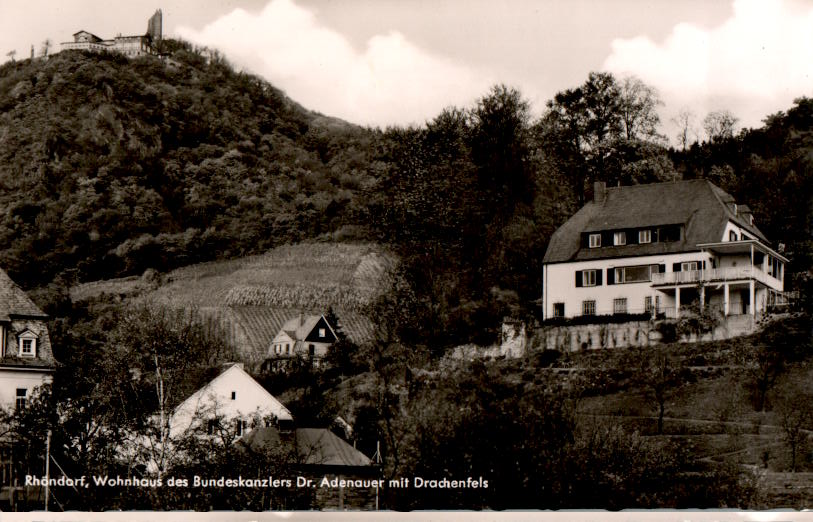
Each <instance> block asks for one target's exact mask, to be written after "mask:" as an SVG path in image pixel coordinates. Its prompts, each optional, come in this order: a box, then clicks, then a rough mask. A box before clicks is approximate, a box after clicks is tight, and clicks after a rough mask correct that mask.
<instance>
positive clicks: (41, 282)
mask: <svg viewBox="0 0 813 522" xmlns="http://www.w3.org/2000/svg"><path fill="white" fill-rule="evenodd" d="M167 51H168V52H169V54H170V57H169V58H168V59H167V60H163V61H162V60H159V59H157V58H154V57H143V58H139V59H134V60H129V59H126V58H124V57H121V56H116V55H106V54H83V53H78V52H65V53H59V54H57V55H54V56H51V57H49V58H48V59H47V60H45V59H36V60H33V61H32V60H26V61H21V62H13V63H7V64H5V65H3V66H2V67H0V208H1V209H2V211H0V244H2V245H3V246H4V248H3V249H2V251H0V266H2V267H4V268H5V269H7V270H8V271H9V273H10V275H11V276H12V277H14V278H15V280H17V281H19V282H20V283H21V284H22V285H23V286H25V287H27V288H32V287H37V286H46V285H47V286H48V287H49V289H48V290H46V293H48V292H51V293H53V292H52V290H54V289H56V290H57V291H61V292H63V293H64V289H66V288H67V287H68V286H71V285H72V284H75V283H76V282H85V281H93V280H99V279H104V278H109V277H121V276H127V275H140V274H142V273H143V272H144V271H145V270H147V269H155V270H158V271H159V272H165V271H167V270H169V269H172V268H175V267H178V266H185V265H189V264H193V263H196V262H200V261H209V260H213V259H221V258H236V257H240V256H244V255H248V254H259V253H262V252H265V251H267V250H268V249H269V248H272V247H275V246H278V245H283V244H290V243H296V242H300V241H303V240H306V239H314V238H318V239H323V240H324V239H329V240H338V241H343V240H353V241H358V240H362V241H373V242H380V243H383V244H386V245H387V246H388V248H390V249H391V250H392V251H393V252H394V253H395V254H396V255H397V256H398V257H399V258H400V260H401V265H400V269H399V274H398V276H399V277H400V279H401V281H403V284H401V285H396V287H395V288H394V289H393V292H392V296H391V297H392V303H397V304H398V307H397V308H398V310H397V312H398V313H397V314H396V315H397V317H390V318H389V319H388V321H389V322H390V325H391V326H392V327H393V328H394V329H395V332H396V333H397V335H398V337H399V338H401V339H402V340H403V341H404V342H406V343H408V344H421V345H424V346H427V345H431V346H432V347H433V349H437V350H440V351H443V350H444V349H445V348H446V347H448V346H452V345H454V344H459V343H463V342H472V341H473V342H490V341H493V340H494V336H495V332H496V331H497V326H498V324H499V322H500V321H501V320H502V318H503V316H505V315H511V316H515V317H516V316H525V317H530V316H532V315H533V313H534V312H535V310H536V306H535V305H534V304H533V302H534V300H536V299H537V298H538V297H539V296H540V295H541V291H542V289H541V273H542V270H541V260H542V257H543V254H544V251H545V248H546V246H547V243H548V240H549V238H550V236H551V235H552V233H553V232H554V230H555V229H556V228H557V227H558V226H559V225H560V224H561V223H563V222H564V221H565V220H566V219H567V218H568V217H569V216H570V215H572V214H573V213H574V212H575V211H576V210H577V209H578V208H579V206H580V204H581V203H582V202H583V201H584V200H585V198H589V197H591V194H590V192H591V187H592V183H593V182H594V181H605V182H607V183H608V184H610V185H616V184H625V185H628V184H635V183H650V182H657V181H667V180H674V179H681V178H682V179H691V178H707V179H709V180H711V181H712V182H714V183H716V184H718V185H719V186H721V187H722V188H723V189H725V190H726V191H728V192H730V193H731V194H732V195H733V196H734V197H735V198H736V199H737V201H739V202H742V203H745V204H748V205H749V206H750V207H751V208H752V209H753V211H754V217H755V220H756V224H757V225H758V226H759V227H760V229H761V230H762V231H763V232H764V233H765V234H766V236H767V237H769V238H771V240H773V241H774V242H775V243H779V242H781V243H784V244H785V245H786V246H787V249H786V250H785V254H786V256H787V257H788V258H789V259H790V260H791V263H790V265H789V267H788V273H789V274H792V273H805V272H806V271H808V270H809V269H810V268H811V267H812V266H813V261H812V259H813V256H811V252H813V244H812V241H811V226H812V225H811V209H813V170H812V169H811V158H813V131H812V130H811V129H813V100H811V99H808V98H800V99H799V100H797V101H796V103H795V104H794V106H793V107H791V108H790V109H789V110H788V111H787V112H781V113H777V114H774V115H771V116H769V117H767V118H766V120H765V121H766V123H765V125H764V126H763V127H761V128H759V129H750V130H744V131H742V132H740V133H739V134H736V135H735V133H734V128H735V126H734V124H735V122H736V118H733V117H727V118H722V119H720V118H717V119H714V118H711V119H709V121H710V122H714V121H718V120H719V121H722V122H723V123H725V125H723V124H720V125H710V126H708V128H707V136H706V137H707V140H706V141H704V142H702V143H692V142H691V140H689V139H685V140H684V141H683V145H684V146H683V147H682V148H681V149H680V150H676V149H672V148H668V147H667V146H666V145H665V144H666V139H665V137H664V136H661V135H659V133H658V129H659V123H660V120H659V117H658V106H659V104H660V101H659V99H658V95H657V92H656V91H654V89H652V88H651V87H649V86H647V85H645V84H643V83H642V82H641V81H640V80H637V79H635V78H624V79H618V78H615V77H614V76H613V75H611V74H608V73H590V75H589V76H588V78H587V79H586V81H585V82H584V84H582V85H580V86H577V87H574V88H571V89H566V90H564V91H562V92H560V93H557V94H556V96H554V98H553V99H551V100H550V101H549V102H548V103H547V106H546V109H545V111H544V113H543V114H542V115H541V117H539V118H535V117H533V116H532V114H531V112H530V107H529V104H528V102H527V101H526V100H525V99H524V98H523V96H522V94H521V93H520V92H518V91H516V90H514V89H511V88H508V87H505V86H495V87H494V88H492V89H491V90H490V91H489V92H488V93H485V94H484V96H483V97H482V98H481V99H479V100H477V102H476V103H475V104H474V105H473V106H472V107H470V108H454V107H452V108H449V109H446V110H444V111H443V112H442V113H441V114H439V115H438V116H437V117H436V118H434V119H433V120H431V121H428V122H427V123H426V124H425V125H423V126H420V127H410V128H399V127H393V128H388V129H386V130H384V131H381V130H373V129H364V128H360V127H356V126H353V125H350V124H348V123H346V122H342V121H340V120H336V119H331V118H328V117H325V116H321V115H318V114H315V113H313V112H310V111H307V110H306V109H303V108H302V107H300V106H298V105H297V104H296V103H294V102H292V101H291V100H290V99H288V98H287V97H286V96H285V95H284V94H283V93H281V92H280V91H279V90H278V89H276V88H274V87H273V86H271V85H269V84H268V83H267V82H265V81H263V80H261V79H258V78H257V77H255V76H252V75H249V74H245V73H238V72H235V71H234V69H233V68H231V66H229V64H228V63H227V62H226V61H225V60H224V59H223V58H222V57H221V56H220V55H219V54H218V53H217V52H212V51H205V50H200V49H194V48H192V46H190V45H188V44H185V43H182V42H176V41H168V42H167ZM709 116H710V117H711V116H714V114H711V115H709ZM718 116H719V114H718ZM728 116H730V115H728ZM687 121H688V120H687ZM687 129H689V126H688V124H687V126H686V128H685V129H684V130H687ZM687 135H688V134H685V133H684V135H683V136H684V138H685V137H686V136H687ZM786 288H787V289H794V288H801V289H802V290H804V291H805V295H807V292H806V290H805V287H804V284H803V281H798V280H797V279H796V278H793V277H790V278H786ZM60 289H61V290H60ZM47 297H48V296H46V298H47ZM47 300H48V299H46V301H47ZM41 301H42V300H41ZM46 304H47V302H46Z"/></svg>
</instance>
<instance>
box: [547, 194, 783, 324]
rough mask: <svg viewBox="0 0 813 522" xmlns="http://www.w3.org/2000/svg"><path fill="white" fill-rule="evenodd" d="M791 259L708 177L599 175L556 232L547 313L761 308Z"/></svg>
mask: <svg viewBox="0 0 813 522" xmlns="http://www.w3.org/2000/svg"><path fill="white" fill-rule="evenodd" d="M786 262H787V259H785V257H784V256H782V255H781V254H780V253H778V252H776V251H775V250H774V249H773V248H772V247H771V246H770V243H769V242H768V240H767V239H766V238H765V236H764V235H763V234H762V232H760V230H759V229H758V228H757V227H756V225H755V224H754V219H753V215H752V213H751V210H750V209H749V208H748V207H747V206H746V205H738V204H737V203H736V202H735V201H734V198H733V197H732V196H731V195H729V194H728V193H726V192H725V191H723V190H722V189H720V188H719V187H717V186H715V185H714V184H712V183H710V182H709V181H706V180H688V181H677V182H668V183H653V184H648V185H634V186H626V187H613V188H607V187H606V186H605V184H604V183H595V184H594V197H593V200H592V201H590V202H588V203H587V204H585V205H584V207H582V208H581V210H579V211H578V212H577V213H576V214H575V215H573V217H571V218H570V219H569V220H568V221H567V222H565V224H564V225H562V226H561V227H559V229H557V230H556V232H555V233H554V234H553V236H552V237H551V240H550V243H549V245H548V249H547V251H546V253H545V257H544V259H543V269H542V270H543V274H542V276H543V293H542V305H543V314H544V318H545V319H550V318H556V317H563V318H566V317H575V316H581V315H608V314H619V313H630V314H636V313H647V314H664V315H665V316H666V317H672V318H676V317H679V316H680V313H681V308H682V307H684V306H685V305H688V304H690V303H697V304H699V305H701V306H705V307H712V308H714V309H717V310H719V311H720V312H722V313H723V314H725V315H736V314H750V315H752V316H753V315H756V314H757V313H761V312H765V311H766V310H767V309H768V308H769V307H770V306H771V305H773V304H776V303H777V302H779V301H780V300H781V299H782V298H783V294H782V291H783V288H784V277H785V263H786Z"/></svg>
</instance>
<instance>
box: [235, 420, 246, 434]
mask: <svg viewBox="0 0 813 522" xmlns="http://www.w3.org/2000/svg"><path fill="white" fill-rule="evenodd" d="M247 427H248V424H247V423H246V421H244V420H243V419H235V420H234V433H235V435H237V436H238V437H242V436H243V432H244V431H246V428H247Z"/></svg>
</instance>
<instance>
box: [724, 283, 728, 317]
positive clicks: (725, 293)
mask: <svg viewBox="0 0 813 522" xmlns="http://www.w3.org/2000/svg"><path fill="white" fill-rule="evenodd" d="M723 315H728V283H726V284H724V285H723Z"/></svg>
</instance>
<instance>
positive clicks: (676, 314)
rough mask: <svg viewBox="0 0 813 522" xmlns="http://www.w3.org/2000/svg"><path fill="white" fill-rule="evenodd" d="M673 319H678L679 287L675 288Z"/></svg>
mask: <svg viewBox="0 0 813 522" xmlns="http://www.w3.org/2000/svg"><path fill="white" fill-rule="evenodd" d="M675 319H680V287H679V286H676V287H675Z"/></svg>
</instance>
